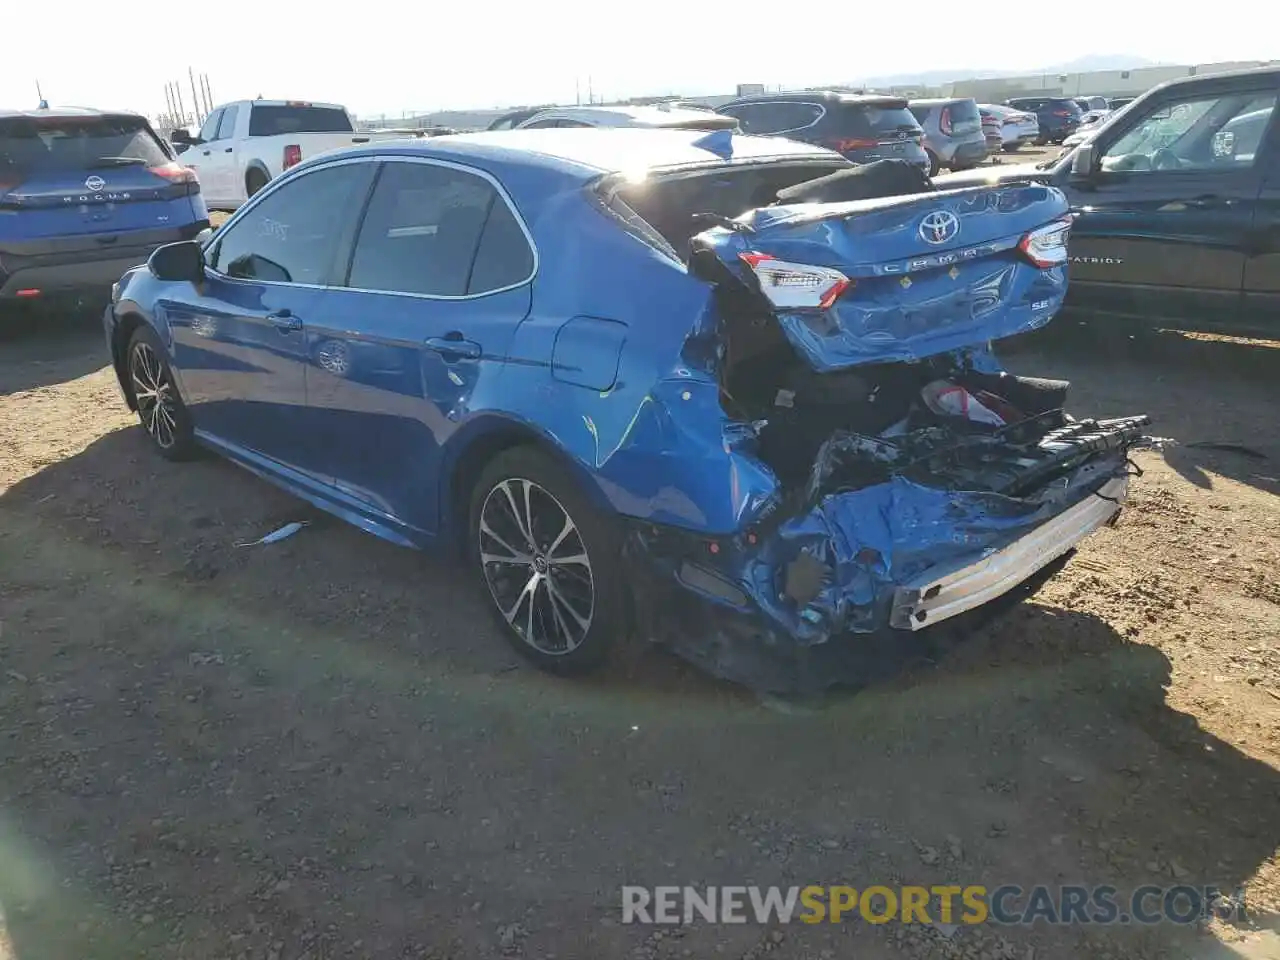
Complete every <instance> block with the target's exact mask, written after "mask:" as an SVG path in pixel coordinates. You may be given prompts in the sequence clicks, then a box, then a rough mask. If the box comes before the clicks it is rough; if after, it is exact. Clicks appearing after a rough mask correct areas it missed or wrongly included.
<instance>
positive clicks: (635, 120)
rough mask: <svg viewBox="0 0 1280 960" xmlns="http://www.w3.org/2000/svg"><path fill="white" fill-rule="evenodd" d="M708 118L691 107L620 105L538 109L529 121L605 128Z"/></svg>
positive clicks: (659, 125) (703, 112)
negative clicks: (552, 120)
mask: <svg viewBox="0 0 1280 960" xmlns="http://www.w3.org/2000/svg"><path fill="white" fill-rule="evenodd" d="M706 115H707V111H705V110H692V109H690V108H688V107H659V106H632V105H629V104H619V105H618V106H610V107H548V108H547V109H545V110H539V111H538V112H537V113H535V114H534V115H533V116H531V117H530V118H529V119H530V120H536V119H538V118H539V117H544V116H545V117H558V118H560V119H563V120H581V121H583V122H584V123H598V124H600V125H602V126H623V125H630V126H639V127H662V126H666V125H668V124H672V123H681V122H683V121H690V120H695V121H696V120H702V119H704V118H705V117H706Z"/></svg>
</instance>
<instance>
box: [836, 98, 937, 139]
mask: <svg viewBox="0 0 1280 960" xmlns="http://www.w3.org/2000/svg"><path fill="white" fill-rule="evenodd" d="M839 116H840V126H841V130H840V132H841V133H842V134H843V133H847V134H851V135H853V136H867V135H870V136H884V135H885V134H895V133H898V132H899V131H901V132H903V133H916V132H918V131H919V130H920V124H919V123H917V122H916V118H915V116H914V115H913V114H912V112H911V111H910V110H908V109H907V108H906V107H905V106H901V107H898V106H892V107H888V106H886V107H875V106H866V105H863V104H857V105H855V104H848V105H846V106H844V107H843V108H841V110H840V114H839Z"/></svg>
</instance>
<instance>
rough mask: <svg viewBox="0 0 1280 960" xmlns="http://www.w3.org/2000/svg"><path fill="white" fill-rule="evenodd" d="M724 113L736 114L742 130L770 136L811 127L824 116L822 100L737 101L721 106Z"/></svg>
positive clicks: (728, 114) (735, 116) (732, 115)
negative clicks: (788, 101) (817, 101)
mask: <svg viewBox="0 0 1280 960" xmlns="http://www.w3.org/2000/svg"><path fill="white" fill-rule="evenodd" d="M720 112H721V113H723V114H725V115H726V116H729V117H734V118H736V119H737V120H738V122H739V123H740V124H741V126H742V131H743V133H754V134H757V135H768V134H776V133H786V132H788V131H791V130H800V129H803V128H804V127H811V126H813V125H814V124H815V123H817V122H818V121H819V120H820V119H822V115H823V113H824V112H825V108H824V107H823V106H822V104H820V103H787V102H781V101H779V102H774V103H738V104H733V105H731V106H727V107H722V108H721V111H720Z"/></svg>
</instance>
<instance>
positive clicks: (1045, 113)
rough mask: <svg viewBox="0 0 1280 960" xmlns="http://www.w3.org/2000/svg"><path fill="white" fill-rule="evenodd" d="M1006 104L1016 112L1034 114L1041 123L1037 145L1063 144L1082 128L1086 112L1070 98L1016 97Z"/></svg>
mask: <svg viewBox="0 0 1280 960" xmlns="http://www.w3.org/2000/svg"><path fill="white" fill-rule="evenodd" d="M1005 104H1006V105H1008V106H1010V107H1013V108H1014V109H1015V110H1025V111H1026V112H1027V113H1034V114H1035V115H1036V117H1037V119H1039V121H1040V139H1039V140H1037V141H1036V143H1037V144H1041V145H1043V144H1046V143H1061V142H1062V141H1063V140H1065V139H1067V137H1069V136H1071V134H1073V133H1075V132H1076V129H1077V128H1078V127H1079V126H1080V118H1081V117H1082V116H1084V111H1083V110H1081V109H1080V104H1078V103H1076V102H1075V101H1074V100H1072V99H1071V98H1070V97H1014V98H1013V99H1012V100H1006V101H1005Z"/></svg>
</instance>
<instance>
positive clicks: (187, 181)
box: [147, 160, 200, 196]
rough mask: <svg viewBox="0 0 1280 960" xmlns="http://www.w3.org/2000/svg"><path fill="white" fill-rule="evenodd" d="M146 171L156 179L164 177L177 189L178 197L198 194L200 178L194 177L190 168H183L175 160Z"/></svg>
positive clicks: (194, 174)
mask: <svg viewBox="0 0 1280 960" xmlns="http://www.w3.org/2000/svg"><path fill="white" fill-rule="evenodd" d="M147 169H148V170H150V171H151V172H152V173H154V174H155V175H156V176H157V177H164V178H165V179H166V180H168V181H169V182H170V183H172V184H173V185H174V186H175V187H177V188H178V189H177V194H178V196H190V195H191V194H193V193H199V192H200V178H199V177H197V176H196V172H195V171H194V170H192V169H191V168H190V167H184V166H183V165H182V164H180V163H178V162H177V161H176V160H170V161H169V162H168V163H162V164H160V165H159V166H155V167H148V168H147Z"/></svg>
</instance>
